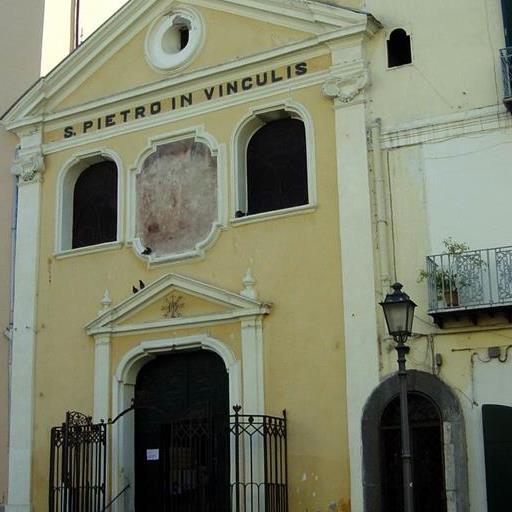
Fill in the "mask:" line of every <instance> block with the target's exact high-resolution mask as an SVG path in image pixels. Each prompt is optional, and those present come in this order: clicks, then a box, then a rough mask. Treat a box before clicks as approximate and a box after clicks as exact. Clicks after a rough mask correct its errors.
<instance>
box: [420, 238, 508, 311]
mask: <svg viewBox="0 0 512 512" xmlns="http://www.w3.org/2000/svg"><path fill="white" fill-rule="evenodd" d="M426 274H427V284H428V299H429V311H430V312H437V311H448V310H456V309H457V310H464V309H481V308H494V307H496V308H498V307H500V306H509V305H512V246H509V247H498V248H493V249H481V250H474V251H464V252H461V253H457V254H438V255H434V256H428V257H427V271H426Z"/></svg>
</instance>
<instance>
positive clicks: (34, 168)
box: [6, 131, 44, 512]
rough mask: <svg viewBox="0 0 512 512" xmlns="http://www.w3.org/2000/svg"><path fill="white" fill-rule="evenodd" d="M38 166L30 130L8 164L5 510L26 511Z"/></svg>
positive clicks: (35, 137) (37, 144)
mask: <svg viewBox="0 0 512 512" xmlns="http://www.w3.org/2000/svg"><path fill="white" fill-rule="evenodd" d="M43 170H44V160H43V157H42V152H41V133H40V131H35V132H34V133H31V134H29V135H27V136H25V137H22V138H21V146H20V149H19V150H18V152H17V155H16V160H15V163H14V165H13V168H12V171H13V173H14V174H16V175H17V176H18V217H17V225H16V229H17V231H16V258H15V264H16V268H15V274H14V279H15V290H16V293H15V299H14V328H13V337H12V367H11V383H10V384H11V385H10V396H11V408H10V432H9V488H8V504H7V507H6V510H7V512H30V511H31V473H32V443H33V423H34V386H35V378H34V362H35V357H34V356H35V344H36V332H37V327H36V322H37V303H36V297H37V274H38V262H39V223H40V204H41V186H42V172H43Z"/></svg>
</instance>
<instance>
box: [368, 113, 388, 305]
mask: <svg viewBox="0 0 512 512" xmlns="http://www.w3.org/2000/svg"><path fill="white" fill-rule="evenodd" d="M371 133H372V149H373V167H374V173H375V200H376V207H377V208H376V209H377V244H378V258H379V269H380V292H381V296H382V298H384V297H385V296H386V294H387V293H388V291H389V287H390V285H391V275H390V265H389V236H388V226H389V219H388V201H387V184H386V179H385V176H384V169H383V165H382V145H381V120H380V119H376V120H375V123H374V124H373V126H372V128H371Z"/></svg>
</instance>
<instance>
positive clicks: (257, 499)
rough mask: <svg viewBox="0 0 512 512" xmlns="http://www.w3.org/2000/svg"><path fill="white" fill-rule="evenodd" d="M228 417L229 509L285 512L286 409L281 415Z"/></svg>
mask: <svg viewBox="0 0 512 512" xmlns="http://www.w3.org/2000/svg"><path fill="white" fill-rule="evenodd" d="M234 410H235V414H234V415H232V416H231V420H230V429H229V430H230V437H231V449H232V453H233V455H234V460H235V463H234V467H233V468H232V484H231V510H232V511H233V512H287V511H288V485H287V482H288V464H287V455H288V448H287V440H286V411H283V417H282V418H278V417H274V416H254V415H244V414H240V411H241V408H240V407H238V406H237V407H235V408H234Z"/></svg>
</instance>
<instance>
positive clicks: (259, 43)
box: [3, 0, 378, 129]
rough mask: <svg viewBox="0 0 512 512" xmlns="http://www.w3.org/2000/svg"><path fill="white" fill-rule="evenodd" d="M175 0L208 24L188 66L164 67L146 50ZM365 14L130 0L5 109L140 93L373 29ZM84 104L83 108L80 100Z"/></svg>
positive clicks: (46, 110) (24, 118)
mask: <svg viewBox="0 0 512 512" xmlns="http://www.w3.org/2000/svg"><path fill="white" fill-rule="evenodd" d="M173 6H180V7H181V6H184V7H185V8H186V7H187V6H188V7H190V8H193V9H195V10H196V11H197V12H198V13H199V15H200V17H201V18H202V19H203V23H204V25H205V31H204V41H203V43H202V46H201V48H200V50H198V52H197V54H196V55H195V56H194V58H193V59H192V60H191V62H190V63H189V64H187V66H186V67H185V68H184V69H181V68H178V69H176V70H174V71H173V70H169V71H168V72H160V71H159V70H155V69H154V68H153V67H152V66H151V65H150V64H149V63H148V62H147V59H146V58H145V39H146V35H147V33H148V30H149V29H150V27H151V26H152V23H153V22H154V21H155V20H157V19H158V18H159V17H162V16H163V15H165V14H166V13H167V12H170V10H172V8H173ZM377 26H378V24H377V22H376V21H375V20H374V19H373V18H372V17H371V16H370V15H368V14H366V13H363V12H360V11H356V10H352V9H348V8H343V7H340V6H337V5H331V4H329V3H323V2H318V1H309V0H257V1H256V0H185V1H182V2H179V3H178V2H176V1H174V0H131V1H130V2H128V3H127V4H126V5H125V6H124V7H123V8H122V9H121V10H120V11H118V12H117V13H116V14H115V15H114V16H113V17H112V18H110V19H109V20H108V21H107V22H106V23H105V24H104V25H102V26H101V27H100V28H99V29H98V30H97V31H96V32H95V33H94V34H93V35H92V36H91V37H89V38H88V39H87V40H86V41H85V42H84V43H83V44H82V45H81V46H80V47H79V48H78V49H77V50H75V51H74V52H73V53H72V54H71V55H69V56H68V57H67V58H66V59H65V60H64V61H62V62H61V63H60V64H59V65H58V66H57V67H56V68H55V69H54V70H53V71H52V72H51V73H49V75H48V76H47V77H45V78H43V79H41V80H40V81H39V82H37V83H36V84H35V85H34V86H33V87H32V88H31V89H29V90H28V91H27V93H26V94H25V95H24V96H23V97H22V98H21V99H20V100H18V102H17V103H15V105H13V107H11V109H10V110H9V111H8V112H7V113H6V114H5V115H4V117H3V121H4V124H5V125H6V126H7V127H8V128H11V129H13V128H15V127H17V126H24V125H27V124H30V123H35V122H40V120H41V119H42V116H44V118H45V119H48V120H51V119H54V118H60V117H61V116H67V115H74V114H73V113H75V114H76V113H79V112H83V111H85V110H86V109H89V108H94V106H95V105H97V104H98V103H99V104H106V103H108V100H109V98H114V97H115V98H117V97H119V96H120V95H123V94H124V95H125V96H130V97H131V96H133V97H136V96H140V95H141V94H144V91H145V90H146V89H147V88H148V87H149V86H151V85H153V86H155V87H157V86H159V85H161V86H162V87H165V86H167V85H168V84H169V83H176V82H178V83H179V82H180V80H182V81H183V82H184V83H185V82H186V81H187V77H189V76H190V77H193V76H196V75H198V73H199V74H201V75H205V74H206V75H208V76H209V75H210V74H211V75H215V74H216V73H220V72H223V70H225V69H226V65H228V68H229V63H233V65H235V66H239V67H243V66H244V62H246V61H251V62H253V61H255V60H256V61H258V60H260V61H264V59H271V58H273V57H275V56H276V55H275V53H276V52H280V54H286V52H287V51H289V52H293V51H296V50H297V45H302V44H304V43H305V42H308V41H309V43H308V44H311V45H317V44H320V43H321V42H326V41H329V40H331V37H332V38H336V37H342V36H343V34H347V35H348V34H354V33H356V32H373V31H374V29H375V27H377ZM80 107H81V108H80Z"/></svg>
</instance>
